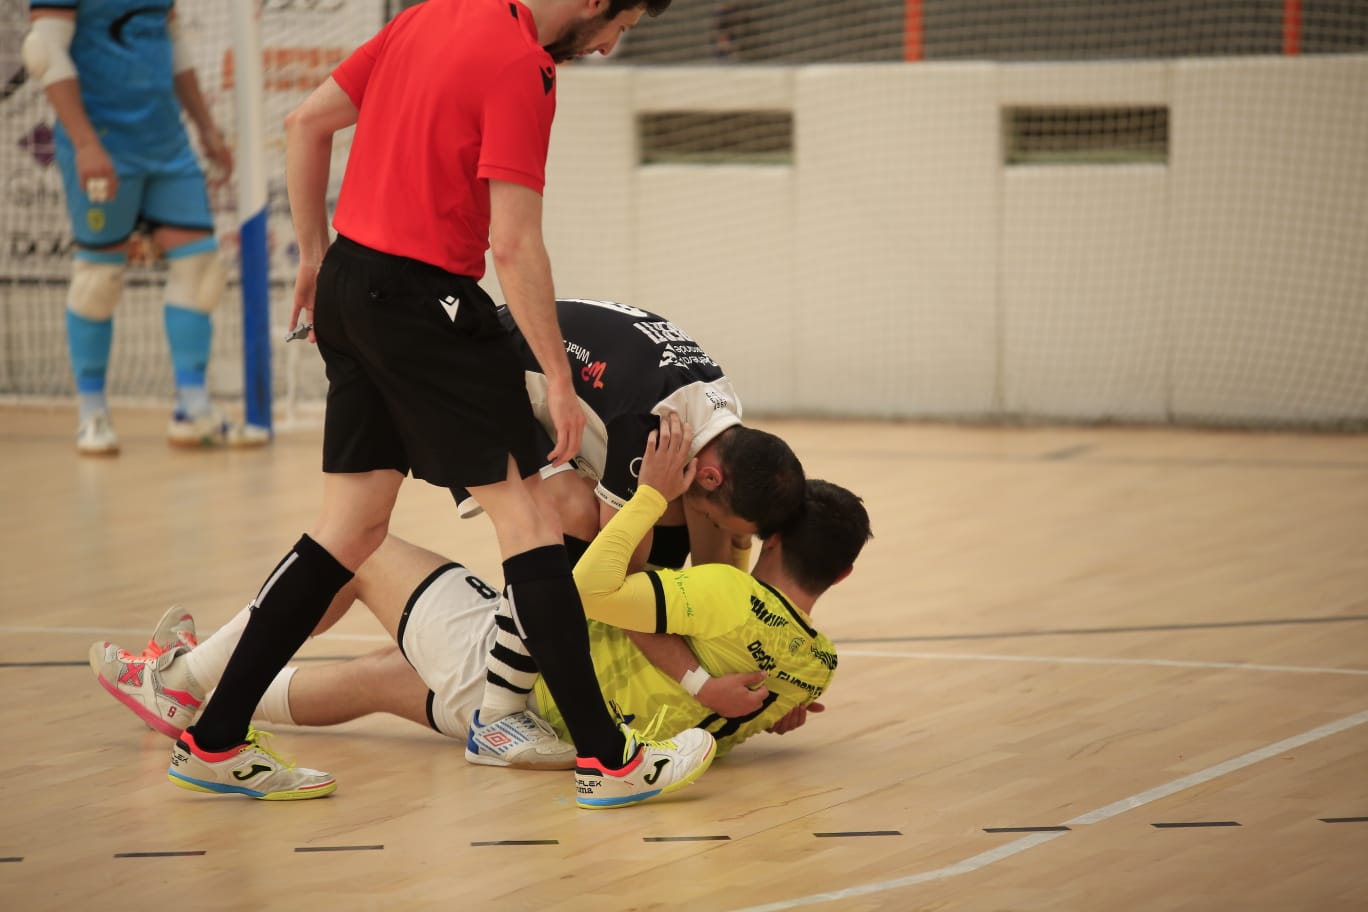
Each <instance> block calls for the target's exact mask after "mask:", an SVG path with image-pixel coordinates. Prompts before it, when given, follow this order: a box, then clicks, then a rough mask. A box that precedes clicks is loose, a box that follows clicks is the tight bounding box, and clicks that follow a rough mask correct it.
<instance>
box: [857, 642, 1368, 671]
mask: <svg viewBox="0 0 1368 912" xmlns="http://www.w3.org/2000/svg"><path fill="white" fill-rule="evenodd" d="M838 655H840V656H841V657H842V658H844V657H846V656H862V657H873V658H888V659H937V660H942V661H951V662H1033V663H1038V664H1042V665H1130V666H1138V667H1146V668H1208V669H1221V670H1229V671H1273V672H1283V673H1288V674H1330V675H1358V676H1368V669H1365V668H1316V667H1312V666H1306V665H1261V664H1258V663H1254V662H1192V661H1185V660H1182V659H1122V658H1089V657H1087V656H1023V655H991V654H984V653H977V654H976V653H963V652H893V651H891V650H878V649H839V648H838Z"/></svg>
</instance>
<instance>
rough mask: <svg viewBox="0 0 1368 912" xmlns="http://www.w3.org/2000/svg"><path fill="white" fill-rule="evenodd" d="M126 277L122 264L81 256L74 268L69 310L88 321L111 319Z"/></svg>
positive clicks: (68, 299)
mask: <svg viewBox="0 0 1368 912" xmlns="http://www.w3.org/2000/svg"><path fill="white" fill-rule="evenodd" d="M123 276H124V264H123V263H95V262H91V261H90V260H82V259H79V258H78V259H77V260H76V262H75V264H74V265H73V266H72V268H71V290H70V291H69V292H68V294H67V309H68V310H70V311H71V312H72V313H74V314H76V315H77V316H78V317H85V318H86V319H87V320H94V321H97V322H104V321H106V320H109V319H111V318H112V317H113V316H114V308H116V307H118V306H119V298H120V297H121V296H122V294H123Z"/></svg>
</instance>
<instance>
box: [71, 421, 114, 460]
mask: <svg viewBox="0 0 1368 912" xmlns="http://www.w3.org/2000/svg"><path fill="white" fill-rule="evenodd" d="M76 452H78V453H80V454H81V455H82V456H114V455H116V454H117V453H118V452H119V435H118V434H116V433H114V425H113V424H112V423H111V422H110V420H109V413H108V412H95V413H94V414H92V415H89V416H88V417H87V418H86V419H85V420H84V421H82V422H81V423H80V425H79V426H78V427H77V428H76Z"/></svg>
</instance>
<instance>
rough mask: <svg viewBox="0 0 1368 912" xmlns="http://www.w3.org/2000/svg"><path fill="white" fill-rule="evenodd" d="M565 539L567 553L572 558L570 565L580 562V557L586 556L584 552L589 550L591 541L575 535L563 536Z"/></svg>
mask: <svg viewBox="0 0 1368 912" xmlns="http://www.w3.org/2000/svg"><path fill="white" fill-rule="evenodd" d="M561 537H562V538H563V539H565V553H566V556H568V557H569V558H570V566H572V567H573V566H575V565H576V564H578V563H579V561H580V558H581V557H584V552H585V551H588V550H589V543H588V542H587V541H585V540H584V539H582V538H575V536H573V535H563V536H561Z"/></svg>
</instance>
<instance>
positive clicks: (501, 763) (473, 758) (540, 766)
mask: <svg viewBox="0 0 1368 912" xmlns="http://www.w3.org/2000/svg"><path fill="white" fill-rule="evenodd" d="M465 758H466V761H467V762H468V763H474V764H476V765H477V766H498V767H502V768H504V769H516V770H558V771H564V770H572V769H574V768H575V758H574V757H571V758H569V759H568V760H551V761H548V762H546V763H524V762H522V761H513V762H510V761H508V760H504V759H502V758H500V757H487V756H485V755H484V754H477V753H475V752H473V751H471V750H470V749H468V748H467V749H466V755H465Z"/></svg>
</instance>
